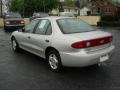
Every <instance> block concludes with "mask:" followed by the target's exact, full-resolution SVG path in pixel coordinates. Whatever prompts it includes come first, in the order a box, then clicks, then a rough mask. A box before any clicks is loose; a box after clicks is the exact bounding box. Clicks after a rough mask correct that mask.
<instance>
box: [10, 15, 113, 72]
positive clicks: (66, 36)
mask: <svg viewBox="0 0 120 90" xmlns="http://www.w3.org/2000/svg"><path fill="white" fill-rule="evenodd" d="M11 41H12V48H13V50H14V51H15V52H17V51H19V50H20V49H24V50H26V51H28V52H31V53H33V54H35V55H38V56H40V57H42V58H45V59H46V60H48V63H49V66H50V68H51V70H53V71H56V72H57V71H60V70H61V68H62V66H70V67H84V66H90V65H94V64H99V63H101V62H104V61H107V60H109V58H110V56H111V54H112V51H113V50H114V45H112V35H111V34H110V33H108V32H104V31H99V30H95V29H94V28H92V27H91V26H90V25H88V24H87V23H85V22H84V21H82V20H80V19H76V18H69V17H46V18H38V19H35V20H33V21H32V22H30V23H29V24H28V25H26V26H25V27H24V28H22V29H20V30H18V31H15V32H13V33H12V36H11Z"/></svg>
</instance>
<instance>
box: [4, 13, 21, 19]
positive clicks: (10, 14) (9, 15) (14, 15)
mask: <svg viewBox="0 0 120 90" xmlns="http://www.w3.org/2000/svg"><path fill="white" fill-rule="evenodd" d="M5 18H21V15H20V14H19V13H9V14H6V15H5Z"/></svg>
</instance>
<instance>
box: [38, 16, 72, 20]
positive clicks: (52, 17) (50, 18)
mask: <svg viewBox="0 0 120 90" xmlns="http://www.w3.org/2000/svg"><path fill="white" fill-rule="evenodd" d="M65 18H74V17H59V16H49V17H44V18H37V19H49V20H53V19H54V20H58V19H65Z"/></svg>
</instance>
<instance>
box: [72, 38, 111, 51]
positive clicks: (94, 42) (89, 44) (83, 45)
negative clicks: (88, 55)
mask: <svg viewBox="0 0 120 90" xmlns="http://www.w3.org/2000/svg"><path fill="white" fill-rule="evenodd" d="M111 41H112V36H108V37H103V38H97V39H91V40H85V41H79V42H75V43H73V44H72V45H71V47H73V48H76V49H81V48H88V47H94V46H99V45H102V44H106V43H109V42H111Z"/></svg>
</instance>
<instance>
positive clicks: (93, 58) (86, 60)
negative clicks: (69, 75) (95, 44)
mask: <svg viewBox="0 0 120 90" xmlns="http://www.w3.org/2000/svg"><path fill="white" fill-rule="evenodd" d="M114 48H115V47H114V46H111V47H109V48H106V49H102V50H99V51H95V52H92V53H89V54H88V53H85V52H77V53H66V52H62V53H60V55H61V61H62V65H63V66H70V67H84V66H90V65H94V64H97V63H100V62H102V61H100V56H102V55H106V54H108V55H109V58H110V56H111V54H112V51H113V50H114ZM105 61H106V60H105Z"/></svg>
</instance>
